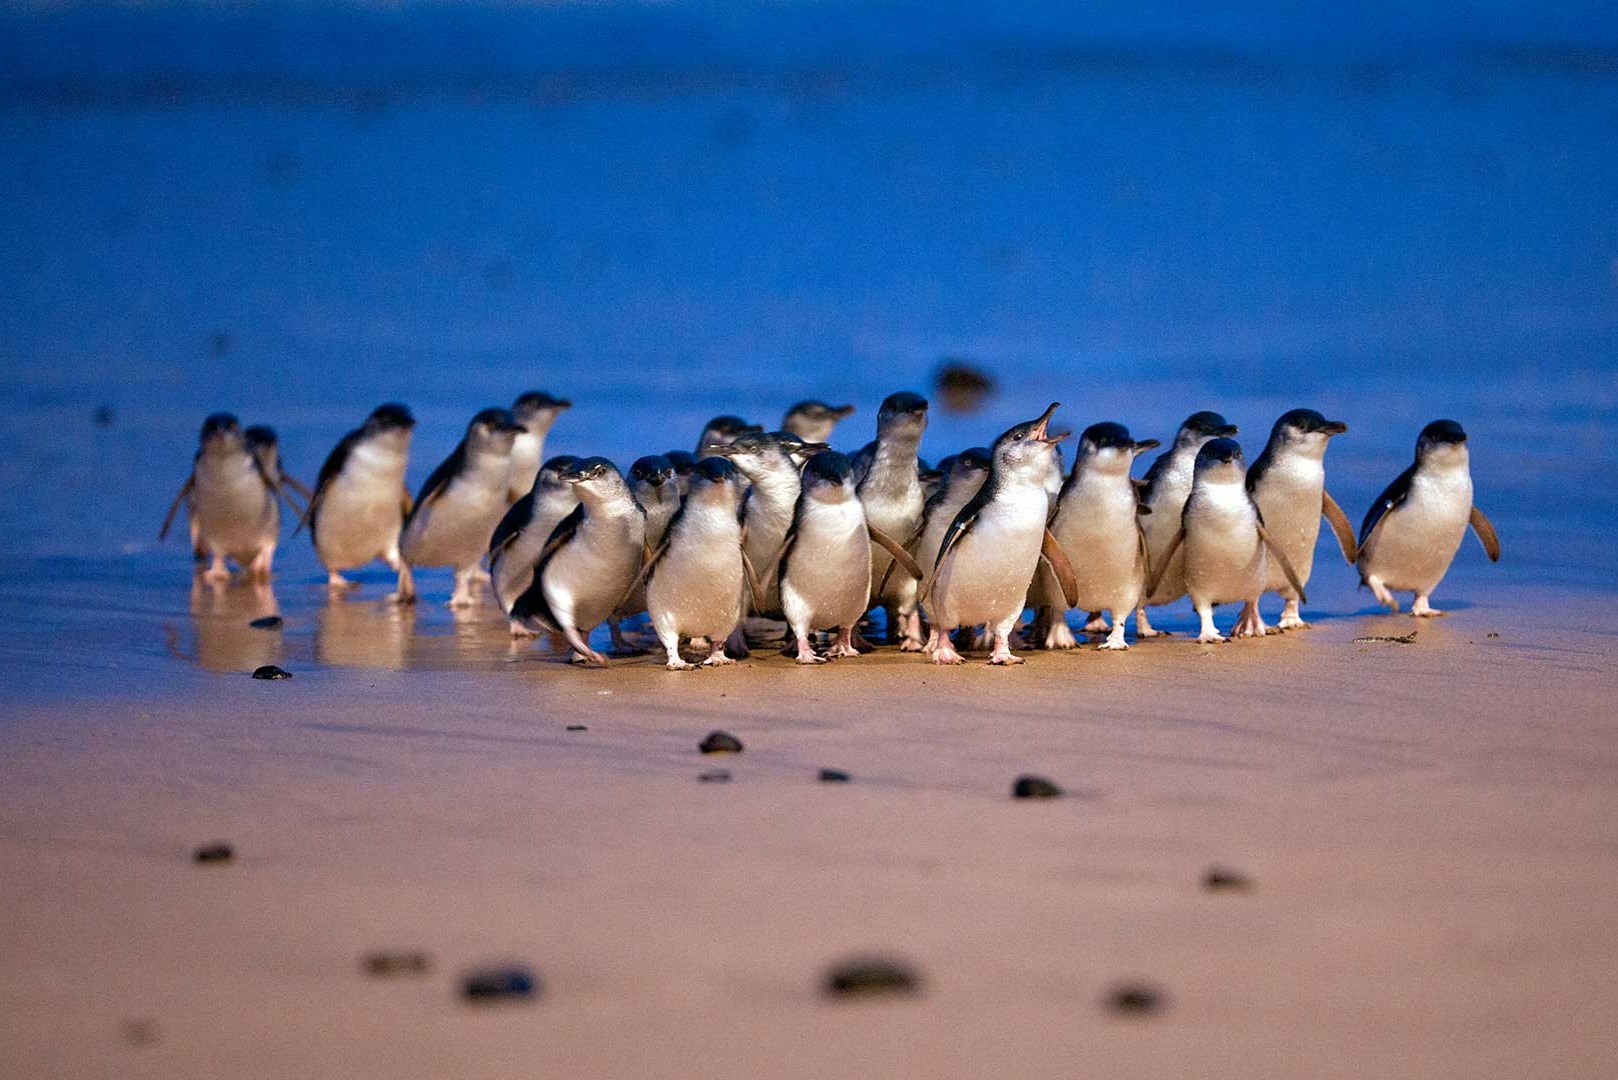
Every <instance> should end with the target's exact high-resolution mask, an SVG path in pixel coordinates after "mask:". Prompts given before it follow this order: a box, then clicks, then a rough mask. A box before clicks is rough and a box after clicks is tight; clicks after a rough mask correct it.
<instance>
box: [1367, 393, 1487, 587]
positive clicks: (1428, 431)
mask: <svg viewBox="0 0 1618 1080" xmlns="http://www.w3.org/2000/svg"><path fill="white" fill-rule="evenodd" d="M1470 458H1471V454H1470V451H1469V450H1468V448H1467V445H1466V432H1465V431H1464V430H1462V428H1461V425H1460V424H1458V423H1456V422H1455V421H1454V420H1434V421H1433V422H1432V423H1430V424H1428V425H1427V426H1426V427H1424V428H1422V429H1421V437H1420V438H1418V439H1417V440H1416V460H1415V462H1414V464H1412V465H1411V466H1410V468H1408V469H1406V470H1405V471H1404V472H1402V473H1400V474H1399V476H1398V478H1397V479H1395V480H1394V481H1393V483H1391V484H1389V485H1388V486H1387V488H1386V489H1385V490H1384V491H1383V492H1382V494H1381V495H1379V496H1378V497H1377V500H1376V502H1374V503H1372V504H1371V509H1370V510H1369V511H1368V512H1367V513H1366V515H1365V521H1364V523H1363V524H1362V525H1361V526H1360V537H1359V570H1360V583H1361V584H1362V585H1366V586H1368V587H1369V588H1370V590H1371V591H1372V592H1373V593H1375V594H1376V598H1377V601H1378V602H1379V603H1381V604H1382V605H1383V606H1384V607H1387V608H1389V609H1390V610H1392V611H1398V610H1399V601H1397V600H1395V599H1394V597H1393V590H1395V589H1398V590H1400V591H1401V592H1402V591H1404V590H1406V589H1408V590H1410V591H1411V592H1413V593H1415V595H1416V601H1415V603H1414V604H1413V605H1411V608H1410V613H1411V614H1412V615H1418V616H1423V617H1426V616H1432V615H1442V614H1444V612H1442V611H1439V610H1437V609H1436V608H1434V607H1433V606H1432V605H1431V604H1430V603H1429V602H1428V598H1429V597H1431V596H1432V593H1433V590H1434V589H1436V588H1437V587H1438V583H1439V582H1440V581H1442V580H1444V574H1445V573H1446V572H1447V571H1448V570H1449V564H1450V562H1451V561H1452V560H1454V558H1455V553H1456V552H1457V551H1458V550H1460V546H1461V540H1462V539H1463V538H1464V537H1465V535H1466V527H1467V526H1468V525H1471V526H1472V531H1473V532H1475V533H1477V534H1478V539H1479V540H1480V541H1482V543H1483V550H1484V553H1485V554H1487V555H1488V556H1489V561H1490V562H1499V561H1500V537H1499V536H1498V535H1497V534H1496V533H1495V531H1494V525H1493V524H1492V523H1491V522H1490V521H1489V519H1488V518H1487V517H1486V516H1485V515H1484V513H1483V511H1482V510H1479V509H1478V508H1477V506H1476V505H1475V504H1474V503H1473V502H1472V470H1471V462H1470Z"/></svg>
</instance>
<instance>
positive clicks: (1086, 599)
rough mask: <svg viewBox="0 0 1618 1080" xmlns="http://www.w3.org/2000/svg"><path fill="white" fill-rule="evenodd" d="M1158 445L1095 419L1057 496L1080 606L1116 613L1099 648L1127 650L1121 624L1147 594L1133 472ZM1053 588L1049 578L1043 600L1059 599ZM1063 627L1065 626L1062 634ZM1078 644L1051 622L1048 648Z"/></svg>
mask: <svg viewBox="0 0 1618 1080" xmlns="http://www.w3.org/2000/svg"><path fill="white" fill-rule="evenodd" d="M1157 445H1158V443H1157V440H1156V439H1142V440H1137V439H1135V438H1134V437H1133V436H1131V435H1130V434H1129V429H1128V428H1126V427H1124V425H1122V424H1116V423H1100V424H1091V425H1090V426H1089V427H1087V428H1085V429H1084V434H1082V435H1081V436H1079V447H1078V451H1077V452H1076V453H1075V454H1074V457H1073V470H1072V472H1070V473H1069V474H1068V477H1067V482H1066V483H1064V484H1063V485H1062V491H1061V494H1060V495H1059V496H1058V497H1057V503H1056V517H1055V518H1054V519H1053V520H1052V521H1051V535H1052V536H1054V537H1056V542H1057V543H1058V544H1060V545H1061V546H1062V552H1063V554H1065V555H1066V556H1067V557H1068V561H1069V562H1070V563H1071V564H1072V566H1073V580H1074V584H1075V585H1076V586H1077V588H1078V597H1077V599H1078V606H1079V608H1080V609H1081V610H1083V611H1088V612H1102V611H1106V612H1109V613H1110V614H1111V615H1112V628H1111V630H1110V631H1109V632H1108V634H1107V639H1106V640H1105V641H1103V642H1102V643H1101V644H1100V645H1098V646H1096V647H1097V648H1098V649H1113V650H1116V649H1127V648H1129V646H1128V645H1127V644H1125V643H1124V623H1125V621H1126V620H1127V619H1128V618H1129V613H1130V612H1132V611H1134V610H1135V607H1136V605H1137V604H1139V603H1140V600H1141V596H1142V595H1143V594H1144V592H1145V588H1146V570H1147V568H1146V535H1145V533H1144V532H1142V530H1141V524H1140V522H1141V515H1140V514H1139V512H1138V511H1139V508H1140V499H1139V496H1138V494H1137V491H1136V488H1135V484H1134V482H1133V481H1132V480H1131V479H1130V478H1129V470H1130V467H1131V466H1132V465H1133V464H1134V462H1135V458H1136V457H1138V456H1139V455H1141V454H1143V453H1145V452H1146V451H1147V450H1150V449H1152V448H1153V447H1155V446H1157ZM1044 577H1045V575H1041V578H1042V579H1043V578H1044ZM1055 592H1056V590H1055V586H1054V584H1053V583H1047V584H1046V585H1045V586H1044V592H1043V594H1042V595H1041V597H1040V600H1041V602H1049V603H1053V604H1054V603H1055V602H1056V601H1057V599H1058V597H1057V596H1056V595H1055ZM1047 598H1048V599H1047ZM1059 630H1060V631H1067V633H1066V635H1065V637H1064V635H1063V634H1062V633H1060V632H1059ZM1077 644H1078V642H1077V641H1075V640H1074V638H1073V635H1072V631H1070V630H1068V627H1067V621H1066V619H1065V618H1061V617H1058V618H1056V619H1055V620H1053V622H1052V624H1051V626H1050V627H1049V628H1048V629H1047V633H1046V638H1045V647H1046V648H1048V649H1050V648H1072V647H1073V646H1075V645H1077Z"/></svg>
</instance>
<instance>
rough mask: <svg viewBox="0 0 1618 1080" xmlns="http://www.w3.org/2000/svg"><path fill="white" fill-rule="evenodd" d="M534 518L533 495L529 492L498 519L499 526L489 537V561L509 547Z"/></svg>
mask: <svg viewBox="0 0 1618 1080" xmlns="http://www.w3.org/2000/svg"><path fill="white" fill-rule="evenodd" d="M533 516H534V493H533V492H531V491H530V492H529V493H528V494H526V495H524V496H522V497H521V498H520V499H518V500H517V501H516V502H514V503H512V504H511V506H510V507H509V508H508V509H507V510H506V512H505V514H503V515H502V516H501V518H500V524H498V525H496V526H495V527H494V532H493V533H491V534H490V536H489V559H490V561H493V559H494V557H495V556H496V555H498V554H500V552H502V551H504V550H505V549H506V548H508V547H510V546H511V544H512V542H513V541H515V540H516V539H517V537H519V536H521V535H522V527H523V526H524V525H526V524H528V520H529V519H530V518H532V517H533Z"/></svg>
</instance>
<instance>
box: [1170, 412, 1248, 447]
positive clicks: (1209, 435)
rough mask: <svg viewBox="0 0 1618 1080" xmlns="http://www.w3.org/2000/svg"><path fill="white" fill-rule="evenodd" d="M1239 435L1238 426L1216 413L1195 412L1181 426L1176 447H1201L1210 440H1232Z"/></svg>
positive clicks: (1176, 437) (1175, 442)
mask: <svg viewBox="0 0 1618 1080" xmlns="http://www.w3.org/2000/svg"><path fill="white" fill-rule="evenodd" d="M1236 434H1237V431H1236V425H1235V424H1232V423H1231V422H1230V421H1228V420H1226V419H1225V418H1224V417H1223V416H1220V415H1219V414H1218V413H1216V412H1208V411H1206V410H1204V411H1203V412H1194V413H1192V414H1191V415H1190V416H1188V417H1186V418H1185V423H1183V424H1181V425H1180V432H1179V434H1178V435H1176V436H1175V438H1174V444H1175V445H1176V446H1186V447H1189V446H1201V445H1202V444H1203V443H1205V442H1207V441H1208V440H1209V439H1231V438H1235V436H1236Z"/></svg>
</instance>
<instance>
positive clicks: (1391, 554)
mask: <svg viewBox="0 0 1618 1080" xmlns="http://www.w3.org/2000/svg"><path fill="white" fill-rule="evenodd" d="M1471 514H1472V481H1471V478H1470V477H1469V476H1466V475H1465V474H1462V475H1460V476H1452V477H1438V478H1434V477H1430V476H1426V475H1423V474H1420V473H1418V474H1417V476H1416V477H1415V479H1414V480H1412V481H1411V484H1410V495H1409V496H1408V497H1407V498H1406V499H1405V501H1404V502H1403V503H1402V504H1400V505H1399V506H1398V507H1396V508H1395V509H1393V510H1390V511H1388V513H1387V515H1386V516H1385V517H1384V518H1383V520H1382V522H1381V523H1380V525H1379V526H1378V528H1377V530H1376V532H1375V534H1374V536H1373V537H1372V538H1371V540H1370V542H1369V543H1367V545H1366V550H1365V552H1364V554H1363V555H1362V557H1361V562H1360V565H1361V570H1362V572H1363V573H1364V574H1365V575H1366V576H1373V575H1374V576H1376V577H1378V578H1381V579H1382V583H1383V584H1384V585H1386V586H1387V587H1388V588H1390V589H1400V590H1403V589H1410V590H1412V591H1414V592H1417V593H1422V594H1425V593H1427V592H1429V591H1431V590H1432V589H1433V588H1434V587H1435V586H1436V585H1437V584H1438V583H1439V582H1440V581H1442V580H1443V579H1444V575H1445V574H1446V573H1447V572H1448V571H1449V564H1450V563H1451V562H1452V561H1453V560H1454V558H1455V552H1456V551H1457V550H1458V549H1459V548H1460V546H1461V541H1462V540H1463V539H1464V538H1465V536H1466V526H1467V522H1468V520H1469V519H1470V517H1471Z"/></svg>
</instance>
